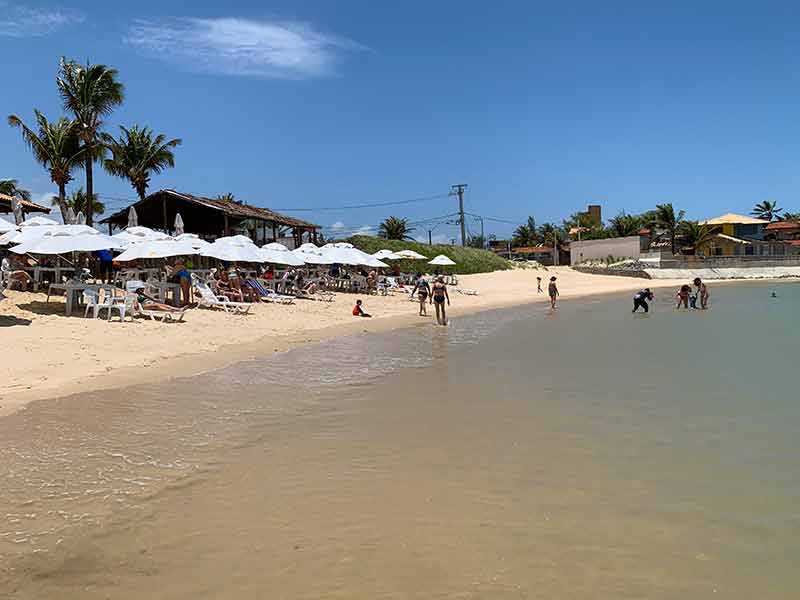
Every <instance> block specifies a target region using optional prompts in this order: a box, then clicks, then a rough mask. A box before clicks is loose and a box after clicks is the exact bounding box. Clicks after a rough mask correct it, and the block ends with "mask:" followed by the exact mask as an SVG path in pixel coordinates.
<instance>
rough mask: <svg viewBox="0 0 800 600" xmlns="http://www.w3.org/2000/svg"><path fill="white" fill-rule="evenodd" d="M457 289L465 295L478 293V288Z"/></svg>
mask: <svg viewBox="0 0 800 600" xmlns="http://www.w3.org/2000/svg"><path fill="white" fill-rule="evenodd" d="M456 291H457V292H458V293H459V294H462V295H464V296H477V295H478V290H470V289H467V288H456Z"/></svg>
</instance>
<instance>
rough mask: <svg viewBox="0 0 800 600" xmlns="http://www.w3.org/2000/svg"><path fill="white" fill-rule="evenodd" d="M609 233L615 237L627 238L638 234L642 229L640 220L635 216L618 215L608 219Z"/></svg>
mask: <svg viewBox="0 0 800 600" xmlns="http://www.w3.org/2000/svg"><path fill="white" fill-rule="evenodd" d="M608 223H609V233H611V235H613V236H615V237H629V236H632V235H636V234H638V233H639V230H640V229H641V228H642V219H641V217H638V216H636V215H629V214H626V213H624V212H623V213H620V214H618V215H617V216H616V217H614V218H612V219H609V221H608Z"/></svg>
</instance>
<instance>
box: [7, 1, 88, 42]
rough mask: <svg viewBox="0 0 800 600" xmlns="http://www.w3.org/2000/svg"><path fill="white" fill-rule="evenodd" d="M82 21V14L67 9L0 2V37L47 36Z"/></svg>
mask: <svg viewBox="0 0 800 600" xmlns="http://www.w3.org/2000/svg"><path fill="white" fill-rule="evenodd" d="M84 20H85V17H84V16H83V15H82V14H80V13H79V12H76V11H73V10H69V9H64V8H33V7H31V6H26V5H23V4H12V3H11V2H5V1H3V0H0V36H5V37H30V36H41V35H48V34H50V33H54V32H56V31H58V30H59V29H63V28H64V27H68V26H70V25H76V24H78V23H82V22H83V21H84Z"/></svg>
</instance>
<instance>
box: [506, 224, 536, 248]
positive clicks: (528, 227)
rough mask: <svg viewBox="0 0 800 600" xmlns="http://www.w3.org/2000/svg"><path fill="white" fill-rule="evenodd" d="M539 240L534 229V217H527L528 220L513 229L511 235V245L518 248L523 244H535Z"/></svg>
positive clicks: (523, 245)
mask: <svg viewBox="0 0 800 600" xmlns="http://www.w3.org/2000/svg"><path fill="white" fill-rule="evenodd" d="M538 242H539V234H538V233H537V229H536V219H534V218H533V217H528V220H527V221H526V222H525V223H523V224H522V225H520V226H519V227H517V228H516V229H515V230H514V235H513V236H512V237H511V245H512V246H514V247H516V248H519V247H525V246H535V245H536V244H537V243H538Z"/></svg>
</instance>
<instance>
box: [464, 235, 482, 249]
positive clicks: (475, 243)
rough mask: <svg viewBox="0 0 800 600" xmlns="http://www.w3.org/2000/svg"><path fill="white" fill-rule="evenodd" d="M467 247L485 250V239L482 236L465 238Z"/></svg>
mask: <svg viewBox="0 0 800 600" xmlns="http://www.w3.org/2000/svg"><path fill="white" fill-rule="evenodd" d="M467 246H468V247H469V248H485V247H486V238H485V237H484V236H482V235H471V236H469V237H468V238H467Z"/></svg>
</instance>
